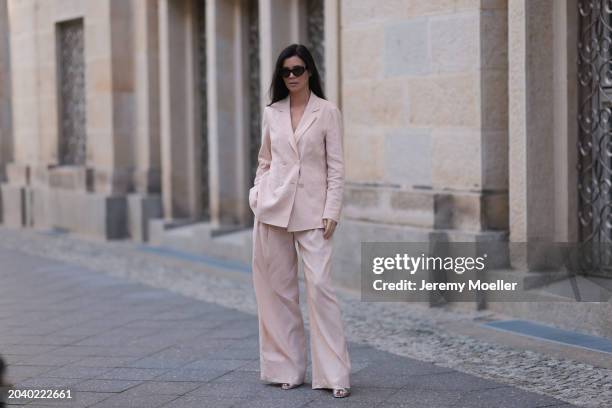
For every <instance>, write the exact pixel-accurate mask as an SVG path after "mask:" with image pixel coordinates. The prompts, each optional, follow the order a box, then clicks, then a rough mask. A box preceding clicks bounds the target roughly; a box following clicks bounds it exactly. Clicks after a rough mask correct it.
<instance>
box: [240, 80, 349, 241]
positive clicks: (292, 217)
mask: <svg viewBox="0 0 612 408" xmlns="http://www.w3.org/2000/svg"><path fill="white" fill-rule="evenodd" d="M253 184H254V186H253V187H252V188H251V189H250V190H249V206H250V207H251V210H252V211H253V213H254V214H255V218H256V219H258V220H259V221H261V222H263V223H266V224H271V225H276V226H280V227H285V228H287V230H288V231H302V230H306V229H314V228H323V218H330V219H332V220H335V221H336V222H339V221H340V213H341V211H342V199H343V193H344V155H343V124H342V115H341V113H340V110H339V109H338V107H337V106H336V105H335V104H334V103H332V102H330V101H327V100H325V99H323V98H319V97H318V96H317V95H315V94H314V92H312V91H311V92H310V97H309V99H308V103H307V105H306V109H305V110H304V113H303V115H302V118H301V119H300V123H299V124H298V127H297V129H296V131H295V134H294V133H293V128H292V127H291V112H290V109H289V96H287V97H286V98H285V99H283V100H280V101H277V102H275V103H273V104H272V105H270V106H266V107H265V108H264V112H263V117H262V141H261V148H260V149H259V159H258V166H257V172H256V176H255V180H254V183H253Z"/></svg>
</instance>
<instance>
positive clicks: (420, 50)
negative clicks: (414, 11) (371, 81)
mask: <svg viewBox="0 0 612 408" xmlns="http://www.w3.org/2000/svg"><path fill="white" fill-rule="evenodd" d="M427 33H428V20H427V19H426V18H412V19H408V20H405V21H401V22H398V23H393V24H387V25H385V35H384V57H383V61H384V63H383V66H384V74H385V76H386V77H394V76H402V75H423V74H427V73H429V72H430V64H431V62H430V53H429V38H428V35H427Z"/></svg>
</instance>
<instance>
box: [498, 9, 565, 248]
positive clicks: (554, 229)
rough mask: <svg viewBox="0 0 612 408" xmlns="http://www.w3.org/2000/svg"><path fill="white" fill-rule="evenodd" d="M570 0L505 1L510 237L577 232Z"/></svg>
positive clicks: (554, 237)
mask: <svg viewBox="0 0 612 408" xmlns="http://www.w3.org/2000/svg"><path fill="white" fill-rule="evenodd" d="M576 13H577V5H576V1H575V0H562V1H556V0H547V1H538V2H532V1H528V0H511V1H510V2H509V19H508V20H509V41H508V42H509V44H510V53H509V60H510V63H509V71H510V73H509V90H510V92H509V98H510V121H509V129H510V199H511V201H510V209H511V211H510V239H511V241H514V242H538V241H548V242H552V241H574V240H575V239H576V227H577V224H576V223H577V212H576V211H577V210H576V194H577V192H576V183H577V181H576V180H577V179H576V172H575V166H576V156H577V152H576V132H577V128H576V126H577V125H576V118H577V116H576V109H577V108H576V103H577V102H576V99H577V96H576V95H577V94H576V92H577V91H576V81H577V76H576V66H575V61H576V50H575V49H576V47H577V43H576V26H577V21H576Z"/></svg>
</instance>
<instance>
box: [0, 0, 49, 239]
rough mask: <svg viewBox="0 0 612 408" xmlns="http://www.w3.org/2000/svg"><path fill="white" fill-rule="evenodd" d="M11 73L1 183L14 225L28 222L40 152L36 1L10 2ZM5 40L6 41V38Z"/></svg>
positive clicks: (6, 214) (7, 213)
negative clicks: (8, 141) (7, 150)
mask: <svg viewBox="0 0 612 408" xmlns="http://www.w3.org/2000/svg"><path fill="white" fill-rule="evenodd" d="M7 10H8V20H9V21H10V24H9V25H8V27H9V29H10V32H9V41H10V44H9V49H10V50H11V55H10V68H9V71H10V72H11V77H10V79H11V83H12V84H14V85H11V86H12V88H13V89H12V90H11V109H12V135H13V141H14V143H13V146H12V147H13V152H12V161H11V162H10V163H8V164H7V165H6V175H7V182H6V183H3V184H2V186H1V193H0V196H1V200H2V204H1V207H2V212H3V222H4V223H5V224H6V225H9V226H12V227H22V226H26V225H27V224H28V218H29V217H28V216H27V212H28V210H27V208H28V206H27V201H26V193H27V191H26V186H27V185H29V184H30V180H31V170H32V168H33V166H34V165H35V164H36V161H37V158H38V152H39V146H40V145H39V121H38V117H39V111H38V108H39V106H38V102H37V101H38V90H37V87H36V84H37V83H38V77H37V74H38V71H37V70H38V67H37V60H36V50H37V47H36V43H37V42H36V35H37V33H36V26H35V24H34V21H35V19H34V18H33V16H34V14H35V12H36V2H35V1H34V0H26V1H21V2H18V1H9V2H8V3H7ZM5 41H6V40H5Z"/></svg>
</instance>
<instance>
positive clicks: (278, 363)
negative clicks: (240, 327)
mask: <svg viewBox="0 0 612 408" xmlns="http://www.w3.org/2000/svg"><path fill="white" fill-rule="evenodd" d="M332 239H333V236H332V238H330V239H325V238H323V228H318V229H310V230H305V231H296V232H288V231H287V229H286V228H282V227H277V226H274V225H269V224H265V223H262V222H260V221H258V220H257V219H255V223H254V226H253V285H254V287H255V296H256V298H257V310H258V319H259V350H260V373H261V375H260V378H261V380H264V381H267V382H273V383H285V382H286V383H292V384H301V383H302V382H304V378H305V375H306V365H307V361H306V360H307V351H306V336H305V331H304V322H303V319H302V313H301V311H300V304H299V288H298V257H297V252H296V248H295V242H297V244H298V248H299V251H300V254H301V256H302V260H303V262H304V280H305V283H306V294H307V297H308V316H309V319H310V354H311V358H312V388H313V389H314V388H335V387H347V388H348V387H350V382H349V376H350V372H351V362H350V359H349V354H348V349H347V344H346V338H345V334H344V326H343V323H342V317H341V312H340V307H339V306H338V302H337V299H336V295H335V292H334V290H333V287H332V284H331V255H332Z"/></svg>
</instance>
